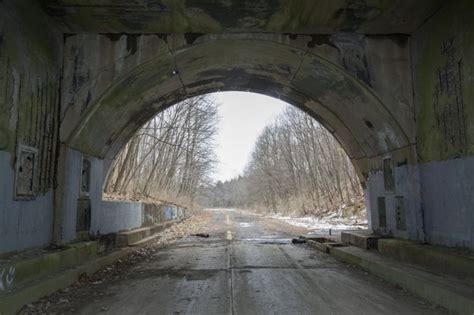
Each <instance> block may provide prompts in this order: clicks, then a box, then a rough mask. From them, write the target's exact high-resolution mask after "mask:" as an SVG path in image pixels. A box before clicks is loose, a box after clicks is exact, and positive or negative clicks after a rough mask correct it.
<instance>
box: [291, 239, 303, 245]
mask: <svg viewBox="0 0 474 315" xmlns="http://www.w3.org/2000/svg"><path fill="white" fill-rule="evenodd" d="M291 242H292V243H293V244H304V243H306V240H303V239H300V238H294V239H292V240H291Z"/></svg>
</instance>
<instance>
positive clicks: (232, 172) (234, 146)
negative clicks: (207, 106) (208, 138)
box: [212, 92, 290, 181]
mask: <svg viewBox="0 0 474 315" xmlns="http://www.w3.org/2000/svg"><path fill="white" fill-rule="evenodd" d="M212 95H213V97H214V98H215V100H216V103H217V104H219V116H220V122H219V124H218V134H217V136H216V144H217V146H216V154H217V159H218V164H217V167H216V172H215V174H214V180H215V181H218V180H221V181H225V180H229V179H232V178H234V177H236V176H238V175H239V174H241V173H242V172H243V170H244V168H245V166H246V165H247V162H248V160H249V158H250V155H251V153H252V150H253V147H254V144H255V140H256V139H257V137H258V136H259V135H260V133H261V132H262V131H263V129H264V128H265V126H267V125H268V124H271V123H272V122H273V121H274V120H275V119H276V117H277V116H278V115H279V114H280V113H281V112H283V111H284V110H285V108H286V107H287V106H290V105H288V104H287V103H285V102H283V101H281V100H278V99H275V98H272V97H269V96H265V95H261V94H255V93H249V92H219V93H213V94H212Z"/></svg>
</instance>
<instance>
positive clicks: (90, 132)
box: [58, 36, 423, 238]
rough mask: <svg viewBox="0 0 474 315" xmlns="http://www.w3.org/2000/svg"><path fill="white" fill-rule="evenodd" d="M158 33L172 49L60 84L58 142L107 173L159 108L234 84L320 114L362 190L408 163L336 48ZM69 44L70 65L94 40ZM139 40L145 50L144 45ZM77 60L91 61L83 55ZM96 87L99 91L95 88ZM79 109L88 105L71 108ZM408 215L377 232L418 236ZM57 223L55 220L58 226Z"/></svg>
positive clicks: (409, 195)
mask: <svg viewBox="0 0 474 315" xmlns="http://www.w3.org/2000/svg"><path fill="white" fill-rule="evenodd" d="M100 39H101V40H104V41H112V44H113V42H114V41H117V39H115V38H114V39H109V38H107V37H106V36H102V37H101V38H100ZM156 39H157V40H159V42H160V43H162V44H164V45H167V47H168V49H162V50H159V51H158V53H157V54H156V55H152V56H150V57H148V58H144V60H140V62H139V64H138V65H133V62H132V61H130V62H129V63H130V64H132V65H133V66H130V67H129V68H128V69H127V71H124V73H123V75H119V76H117V75H116V76H115V77H114V78H113V79H111V77H110V73H109V72H110V71H112V70H108V69H100V71H98V72H97V73H96V74H95V75H92V74H88V77H89V82H82V86H74V84H76V85H77V81H78V78H77V77H76V76H77V75H78V74H76V75H75V76H72V77H70V78H68V79H67V80H66V82H69V83H66V86H65V88H66V89H67V90H73V91H74V93H70V94H68V95H66V97H68V98H69V99H70V102H73V103H74V104H75V105H74V107H73V109H72V110H71V111H68V112H66V114H65V118H64V120H65V121H66V122H70V123H65V124H64V125H63V127H62V129H61V138H62V139H64V142H65V144H66V146H67V147H70V148H72V149H74V150H77V151H80V152H83V153H85V154H87V155H89V156H93V157H96V158H98V159H102V160H105V161H106V163H105V164H106V167H105V168H106V170H107V168H108V167H110V165H111V161H112V160H113V159H114V157H115V156H116V154H117V153H118V151H119V150H120V148H122V147H123V146H124V144H125V143H126V142H127V141H128V139H129V138H130V137H131V135H133V133H134V132H135V131H136V130H137V129H138V128H139V127H140V126H142V125H143V124H144V123H145V122H146V121H148V120H149V119H150V118H151V117H153V116H154V115H155V114H156V113H158V112H160V111H162V110H163V109H166V108H168V107H170V106H172V105H173V104H175V103H177V102H180V101H182V100H184V99H187V98H190V97H193V96H196V95H202V94H204V93H210V92H216V91H227V90H234V91H249V92H256V93H260V94H265V95H269V96H273V97H276V98H279V99H282V100H284V101H286V102H288V103H289V104H291V105H294V106H296V107H298V108H300V109H302V110H303V111H305V112H306V113H308V114H309V115H311V116H312V117H313V118H315V119H316V120H318V121H319V122H320V123H321V124H323V125H324V126H325V127H326V128H327V129H328V130H329V131H330V132H331V133H332V135H333V136H334V137H335V138H336V139H337V140H338V141H339V142H340V143H341V145H342V146H343V148H344V150H345V151H346V153H347V154H348V156H349V158H350V159H351V161H352V163H353V165H354V167H355V169H356V171H357V173H358V176H359V178H360V181H361V184H362V186H363V187H364V189H366V188H367V180H368V178H369V173H370V172H377V171H380V170H382V169H383V167H384V166H385V168H386V171H387V172H388V173H390V176H391V177H392V179H391V181H395V178H394V177H393V174H392V172H393V168H394V166H395V165H406V164H408V165H411V164H412V163H414V159H415V157H414V151H413V147H412V145H411V144H410V137H409V135H407V134H406V132H405V130H404V128H402V127H401V124H400V122H399V120H397V119H396V117H395V116H394V114H396V113H394V112H393V110H392V111H390V110H389V107H388V106H387V104H384V102H383V101H382V100H381V98H380V97H379V96H378V95H377V92H376V91H375V90H374V89H373V88H372V87H371V86H370V85H369V84H371V83H370V82H369V81H367V82H368V83H366V82H364V80H367V77H366V76H367V75H368V74H367V73H365V74H364V73H363V72H362V73H361V72H351V71H349V70H347V69H344V68H343V67H342V66H341V65H338V64H337V62H338V61H337V58H336V57H335V56H334V55H333V54H334V52H335V51H337V50H334V51H331V52H325V53H312V52H310V51H308V50H307V49H302V48H300V47H298V46H297V45H290V44H289V43H286V42H282V41H281V40H280V41H278V40H275V39H258V40H257V39H255V38H253V39H250V38H249V39H247V38H241V37H239V36H236V37H235V38H228V37H224V38H214V37H210V36H202V37H198V38H197V39H195V41H194V42H193V43H192V44H190V43H189V42H185V43H182V46H179V47H177V48H173V50H172V51H170V50H169V47H170V46H169V45H170V43H169V42H170V41H171V38H170V39H168V38H166V37H165V38H164V39H162V38H158V37H156ZM123 40H129V39H123ZM150 40H151V39H150V38H148V39H147V41H150ZM147 41H145V43H148V42H147ZM70 42H71V43H70V45H67V49H68V51H69V52H70V53H71V54H72V55H71V58H68V60H71V61H72V62H73V64H71V65H70V67H72V66H74V63H77V58H73V56H75V54H78V56H82V53H81V52H82V51H83V49H84V48H78V47H81V45H84V44H85V45H87V44H88V43H89V44H91V43H92V44H91V45H92V46H94V45H97V41H94V42H91V41H90V39H89V38H88V37H87V36H85V37H84V36H77V37H71V39H70ZM144 45H145V47H143V48H142V49H143V50H144V51H146V44H144ZM149 45H151V44H149ZM269 51H271V52H272V55H271V57H269V56H268V52H269ZM128 58H131V57H128ZM330 58H333V59H334V61H330ZM81 62H82V63H87V60H83V61H81ZM94 62H97V60H96V61H94ZM137 62H138V61H137ZM117 63H121V61H120V60H119V61H117ZM87 66H88V65H87V64H86V65H83V67H84V69H83V70H81V72H84V71H86V70H85V69H87ZM116 66H117V65H115V64H112V65H109V67H112V68H113V67H116ZM66 67H69V66H68V65H66ZM112 68H111V69H112ZM88 71H92V70H88ZM114 71H116V70H114ZM69 84H70V85H69ZM95 86H99V87H101V88H100V89H99V90H98V91H95ZM73 88H74V89H73ZM75 108H85V110H82V111H81V112H77V110H74V109H75ZM382 161H386V162H385V164H386V165H384V166H383V165H382V164H383V163H382ZM407 172H408V173H407ZM413 175H414V174H411V173H410V171H408V170H404V171H402V172H400V179H399V180H402V181H409V182H410V181H413ZM374 185H375V187H374V188H373V189H372V190H374V189H375V190H380V189H381V188H380V182H378V183H377V182H375V181H374ZM382 185H383V184H382ZM387 185H391V186H392V188H389V189H387V191H388V192H389V193H392V191H393V186H395V184H394V183H388V184H387ZM410 186H411V184H409V185H406V184H405V183H400V185H399V187H400V188H401V189H399V190H400V191H399V194H401V195H402V198H406V199H408V202H410V203H411V202H414V201H415V200H416V198H417V196H416V195H413V191H412V190H411V189H410V188H409V187H410ZM382 189H384V188H383V187H382ZM369 190H370V189H369ZM384 190H385V189H384ZM415 194H416V192H415ZM403 195H405V196H403ZM376 198H377V197H376V195H375V194H372V197H370V191H368V190H366V200H367V207H368V209H369V213H370V211H371V210H370V209H371V205H372V204H375V203H376V202H377V199H376ZM404 217H406V219H405V218H404V220H406V221H407V222H410V223H409V224H406V226H407V228H404V229H402V230H399V231H397V229H396V228H395V222H390V221H389V225H388V226H386V227H382V230H386V231H387V232H388V233H390V234H392V233H395V234H399V235H405V237H413V238H420V237H421V238H422V237H423V232H422V222H421V214H420V213H419V211H418V210H416V209H411V210H410V211H409V213H407V214H406V215H404ZM63 220H64V219H58V222H62V221H63ZM377 221H378V217H377V216H376V215H375V213H373V214H372V213H371V214H370V215H369V222H370V224H372V225H371V226H372V227H373V228H378V223H376V222H377ZM373 223H375V225H373ZM390 225H393V226H390Z"/></svg>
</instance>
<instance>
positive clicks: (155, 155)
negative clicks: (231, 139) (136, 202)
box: [106, 95, 218, 203]
mask: <svg viewBox="0 0 474 315" xmlns="http://www.w3.org/2000/svg"><path fill="white" fill-rule="evenodd" d="M217 121H218V115H217V105H216V104H215V103H214V100H213V99H212V98H211V97H210V96H208V95H206V96H200V97H196V98H191V99H188V100H186V101H184V102H181V103H179V104H176V105H175V106H172V107H171V108H169V109H167V110H165V111H163V112H161V113H159V114H158V115H157V116H155V117H154V118H153V119H152V120H150V121H149V122H148V123H147V124H145V126H143V127H142V128H141V129H140V130H139V131H138V132H137V133H136V134H135V135H134V136H133V137H132V139H130V141H129V142H128V144H127V145H126V146H125V147H124V148H123V150H122V151H121V152H120V153H119V155H118V157H117V159H116V162H115V164H114V166H113V169H112V172H111V175H110V176H109V180H108V183H107V185H106V193H108V194H120V195H134V196H137V197H140V196H143V197H153V198H156V199H163V200H167V201H169V202H181V203H183V202H185V203H193V201H194V198H195V196H196V192H197V188H198V187H199V186H200V185H203V184H205V183H208V182H210V174H211V172H212V170H213V168H214V164H215V155H214V136H215V134H216V124H217Z"/></svg>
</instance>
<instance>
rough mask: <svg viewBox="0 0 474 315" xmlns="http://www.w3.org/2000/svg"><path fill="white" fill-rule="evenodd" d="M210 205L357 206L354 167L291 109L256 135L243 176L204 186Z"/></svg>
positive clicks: (300, 211) (304, 211)
mask: <svg viewBox="0 0 474 315" xmlns="http://www.w3.org/2000/svg"><path fill="white" fill-rule="evenodd" d="M203 195H205V196H206V199H207V201H208V204H209V205H210V206H212V207H220V206H226V207H238V208H246V209H253V210H257V211H261V212H274V213H283V214H290V213H291V214H294V215H308V214H319V213H321V212H325V211H327V210H335V209H337V208H339V207H341V206H342V205H349V204H359V203H360V202H361V199H362V198H361V197H362V191H361V188H360V184H359V182H358V179H357V175H356V173H355V170H354V168H353V166H352V164H351V162H350V160H349V159H348V157H347V155H346V153H345V152H344V150H343V149H342V148H341V146H340V145H339V143H338V142H337V141H336V140H335V139H334V137H333V136H332V135H331V134H330V133H329V132H328V131H327V130H326V129H325V128H323V127H322V126H321V125H320V124H319V123H318V122H317V121H316V120H314V119H313V118H312V117H310V116H309V115H307V114H306V113H304V112H302V111H300V110H298V109H296V108H294V107H289V108H287V109H286V110H285V112H284V113H283V114H282V115H280V117H279V118H278V119H277V121H275V122H274V123H273V124H272V125H269V126H267V127H266V128H265V129H264V131H263V132H262V134H261V135H260V136H259V137H258V139H257V141H256V143H255V147H254V150H253V153H252V156H251V159H250V162H249V164H248V166H247V169H246V170H245V173H244V175H243V176H240V177H238V178H235V179H233V180H231V181H228V182H225V183H222V182H218V183H217V184H216V185H215V186H213V187H210V188H207V189H205V190H204V193H203Z"/></svg>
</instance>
